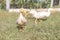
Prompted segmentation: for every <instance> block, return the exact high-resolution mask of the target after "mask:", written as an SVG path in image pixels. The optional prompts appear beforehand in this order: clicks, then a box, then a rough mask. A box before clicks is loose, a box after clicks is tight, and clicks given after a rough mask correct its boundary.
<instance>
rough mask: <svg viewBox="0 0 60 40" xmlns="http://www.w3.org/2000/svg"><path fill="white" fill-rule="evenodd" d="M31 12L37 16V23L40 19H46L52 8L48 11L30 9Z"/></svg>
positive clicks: (33, 15)
mask: <svg viewBox="0 0 60 40" xmlns="http://www.w3.org/2000/svg"><path fill="white" fill-rule="evenodd" d="M30 14H32V17H34V18H35V23H36V24H37V20H38V19H44V18H48V17H49V16H50V15H51V12H50V9H48V11H39V12H37V11H36V10H30Z"/></svg>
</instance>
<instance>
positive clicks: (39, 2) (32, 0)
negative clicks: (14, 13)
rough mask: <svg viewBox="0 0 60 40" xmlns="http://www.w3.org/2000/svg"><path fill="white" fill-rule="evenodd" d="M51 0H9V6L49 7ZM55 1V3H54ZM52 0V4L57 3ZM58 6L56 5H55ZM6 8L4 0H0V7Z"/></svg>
mask: <svg viewBox="0 0 60 40" xmlns="http://www.w3.org/2000/svg"><path fill="white" fill-rule="evenodd" d="M50 2H51V0H10V8H21V7H24V8H49V7H50ZM55 3H56V4H55ZM57 4H58V1H57V2H54V5H57ZM55 7H58V6H55ZM5 8H6V0H0V9H5Z"/></svg>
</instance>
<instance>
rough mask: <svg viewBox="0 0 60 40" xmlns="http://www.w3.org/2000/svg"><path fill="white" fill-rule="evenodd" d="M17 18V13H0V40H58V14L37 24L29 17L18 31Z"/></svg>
mask: <svg viewBox="0 0 60 40" xmlns="http://www.w3.org/2000/svg"><path fill="white" fill-rule="evenodd" d="M18 16H19V13H9V12H7V11H4V10H1V11H0V40H60V13H59V12H57V13H54V14H52V15H51V16H50V17H49V18H48V19H47V20H45V21H42V22H38V24H35V23H34V19H33V18H31V17H30V16H29V17H27V20H28V22H27V23H26V26H25V27H24V29H21V30H19V31H18V29H17V24H16V19H17V17H18Z"/></svg>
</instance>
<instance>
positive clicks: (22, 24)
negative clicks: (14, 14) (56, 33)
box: [16, 13, 27, 29]
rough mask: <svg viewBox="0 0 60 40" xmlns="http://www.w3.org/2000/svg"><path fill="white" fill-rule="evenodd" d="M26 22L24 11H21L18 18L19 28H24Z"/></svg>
mask: <svg viewBox="0 0 60 40" xmlns="http://www.w3.org/2000/svg"><path fill="white" fill-rule="evenodd" d="M26 22H27V19H26V18H25V17H24V15H23V14H22V13H20V15H19V17H18V18H17V20H16V23H17V25H18V26H17V27H18V29H20V28H21V29H23V26H25V24H26Z"/></svg>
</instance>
